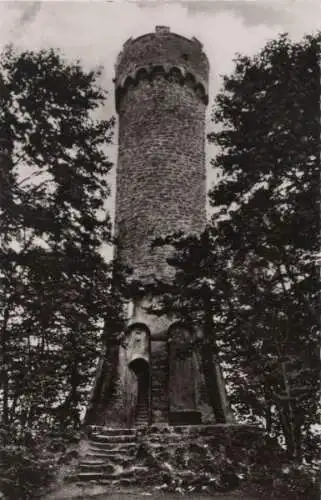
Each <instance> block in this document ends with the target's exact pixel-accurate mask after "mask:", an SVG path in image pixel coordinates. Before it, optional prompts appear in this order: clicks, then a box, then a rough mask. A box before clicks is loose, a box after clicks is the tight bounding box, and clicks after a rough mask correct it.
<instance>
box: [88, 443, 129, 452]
mask: <svg viewBox="0 0 321 500" xmlns="http://www.w3.org/2000/svg"><path fill="white" fill-rule="evenodd" d="M89 448H90V449H92V450H106V451H125V450H131V449H136V448H137V443H135V442H134V443H110V442H108V441H90V442H89Z"/></svg>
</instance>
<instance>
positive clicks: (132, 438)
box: [90, 434, 136, 443]
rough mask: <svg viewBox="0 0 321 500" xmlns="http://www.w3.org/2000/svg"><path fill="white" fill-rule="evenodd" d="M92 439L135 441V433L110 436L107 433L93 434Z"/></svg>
mask: <svg viewBox="0 0 321 500" xmlns="http://www.w3.org/2000/svg"><path fill="white" fill-rule="evenodd" d="M90 440H91V441H94V442H101V443H134V442H135V441H136V436H135V435H128V434H119V435H118V436H109V435H106V434H92V435H91V436H90Z"/></svg>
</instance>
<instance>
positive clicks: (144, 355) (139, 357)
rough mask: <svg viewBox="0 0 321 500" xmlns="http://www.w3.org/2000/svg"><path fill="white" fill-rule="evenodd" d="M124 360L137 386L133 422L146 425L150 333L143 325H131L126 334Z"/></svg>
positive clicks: (148, 412)
mask: <svg viewBox="0 0 321 500" xmlns="http://www.w3.org/2000/svg"><path fill="white" fill-rule="evenodd" d="M126 359H127V364H128V368H129V369H130V370H131V371H132V372H133V373H134V374H135V376H136V384H137V386H136V388H135V389H136V390H135V393H136V394H137V397H136V402H135V407H134V408H133V420H134V422H136V423H141V424H143V423H146V424H147V423H148V422H149V419H150V402H151V371H150V331H149V329H148V327H147V326H146V325H144V324H143V323H135V324H133V325H131V326H130V327H129V328H128V330H127V332H126ZM134 422H133V423H134Z"/></svg>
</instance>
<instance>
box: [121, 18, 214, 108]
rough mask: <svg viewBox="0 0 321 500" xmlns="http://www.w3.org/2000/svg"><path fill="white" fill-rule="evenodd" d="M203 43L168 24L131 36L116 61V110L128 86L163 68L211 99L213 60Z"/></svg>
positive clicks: (205, 100) (162, 70)
mask: <svg viewBox="0 0 321 500" xmlns="http://www.w3.org/2000/svg"><path fill="white" fill-rule="evenodd" d="M202 49H203V46H202V44H201V43H200V42H199V41H198V40H197V39H196V38H192V39H191V40H190V39H188V38H185V37H183V36H181V35H177V34H176V33H171V32H170V29H169V28H168V27H166V26H156V28H155V32H154V33H148V34H146V35H142V36H140V37H138V38H135V39H132V38H129V39H128V40H127V41H126V42H125V43H124V45H123V50H122V51H121V52H120V54H119V55H118V58H117V62H116V65H115V72H116V77H115V79H114V82H115V87H116V88H115V95H116V110H117V111H118V109H119V102H120V100H121V98H122V95H124V93H126V91H127V89H128V88H129V87H130V86H132V85H136V84H137V83H138V82H139V81H140V79H142V78H149V79H150V80H152V79H153V76H154V75H156V74H159V72H163V73H165V74H166V75H169V74H173V73H174V74H175V75H176V77H178V78H179V79H180V82H181V84H184V83H188V85H191V86H192V87H193V88H194V89H195V92H196V93H197V94H198V95H199V97H200V98H201V99H202V100H203V101H204V102H205V104H207V102H208V73H209V62H208V59H207V57H206V54H205V53H204V52H203V50H202Z"/></svg>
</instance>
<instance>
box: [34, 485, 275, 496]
mask: <svg viewBox="0 0 321 500" xmlns="http://www.w3.org/2000/svg"><path fill="white" fill-rule="evenodd" d="M88 486H89V485H88ZM88 486H87V487H86V488H82V487H80V486H76V485H70V486H69V487H68V486H67V487H65V488H63V490H61V491H60V492H59V493H58V492H55V493H53V494H51V495H49V496H46V497H45V499H44V500H69V499H70V500H139V499H142V500H145V499H146V500H210V499H213V500H261V498H260V499H259V497H254V496H249V495H247V494H246V493H244V492H242V491H239V490H238V491H233V492H229V493H226V494H223V493H205V492H204V493H195V492H190V493H179V492H177V493H168V492H165V491H159V490H158V491H157V490H153V489H150V490H149V491H147V490H146V489H143V490H142V489H140V488H128V489H123V490H119V491H112V490H110V489H109V490H108V491H107V490H105V491H103V487H102V486H97V485H95V486H91V487H90V486H89V488H88ZM276 500H277V499H276Z"/></svg>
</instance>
